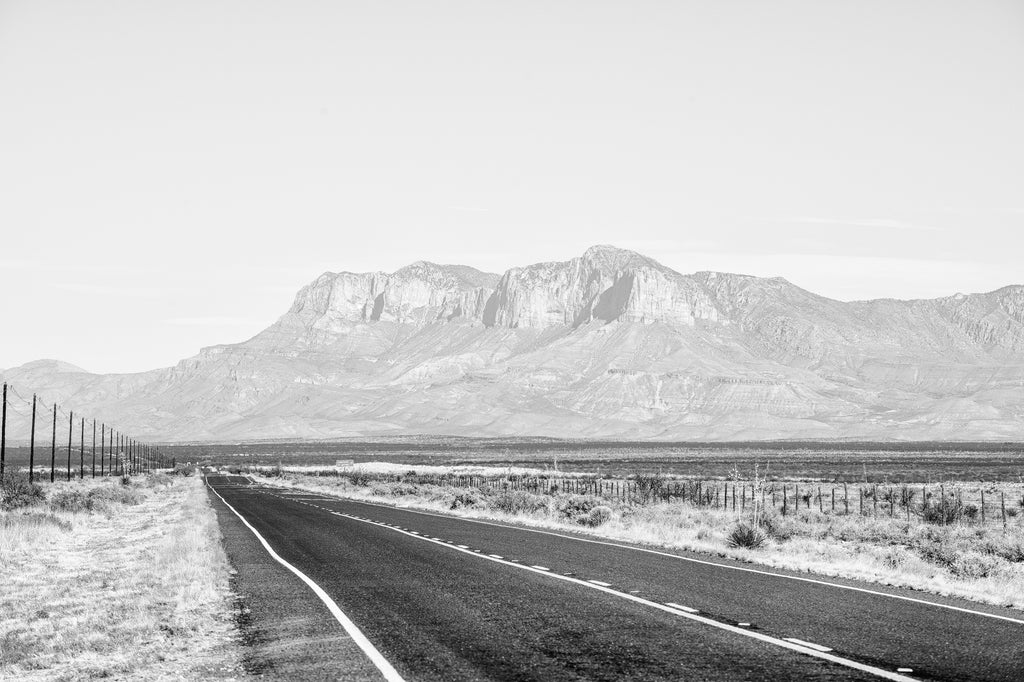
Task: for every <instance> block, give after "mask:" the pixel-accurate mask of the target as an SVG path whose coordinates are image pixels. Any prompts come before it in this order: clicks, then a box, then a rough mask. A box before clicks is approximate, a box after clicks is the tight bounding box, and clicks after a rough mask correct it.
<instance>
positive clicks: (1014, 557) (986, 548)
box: [981, 537, 1024, 563]
mask: <svg viewBox="0 0 1024 682" xmlns="http://www.w3.org/2000/svg"><path fill="white" fill-rule="evenodd" d="M981 551H983V552H985V553H986V554H991V555H993V556H997V557H999V558H1001V559H1005V560H1006V561H1009V562H1011V563H1022V562H1024V541H1022V540H1021V539H1019V538H1005V537H1004V538H1002V539H1000V540H989V541H988V542H986V543H985V544H984V545H983V546H982V548H981Z"/></svg>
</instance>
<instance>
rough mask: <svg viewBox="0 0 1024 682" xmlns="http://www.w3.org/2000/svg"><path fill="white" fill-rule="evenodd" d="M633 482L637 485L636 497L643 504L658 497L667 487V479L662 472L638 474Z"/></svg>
mask: <svg viewBox="0 0 1024 682" xmlns="http://www.w3.org/2000/svg"><path fill="white" fill-rule="evenodd" d="M633 483H634V485H635V486H636V487H635V488H634V490H635V491H636V492H635V493H634V497H635V498H636V500H637V501H638V502H640V503H641V504H647V503H648V502H653V501H654V500H656V499H658V498H659V497H660V496H661V494H662V491H663V489H664V487H665V479H664V478H662V476H661V475H660V474H637V475H636V476H634V477H633Z"/></svg>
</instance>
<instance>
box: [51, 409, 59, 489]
mask: <svg viewBox="0 0 1024 682" xmlns="http://www.w3.org/2000/svg"><path fill="white" fill-rule="evenodd" d="M56 465H57V403H54V404H53V435H52V436H50V483H53V473H54V471H55V470H56Z"/></svg>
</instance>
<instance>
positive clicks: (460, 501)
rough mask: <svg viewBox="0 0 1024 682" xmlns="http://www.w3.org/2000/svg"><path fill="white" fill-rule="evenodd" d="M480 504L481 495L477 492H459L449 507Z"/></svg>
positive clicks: (456, 507)
mask: <svg viewBox="0 0 1024 682" xmlns="http://www.w3.org/2000/svg"><path fill="white" fill-rule="evenodd" d="M478 504H480V496H479V495H476V494H475V493H458V494H457V495H456V496H455V498H454V499H453V500H452V503H451V504H450V505H449V509H465V508H468V507H475V506H477V505H478Z"/></svg>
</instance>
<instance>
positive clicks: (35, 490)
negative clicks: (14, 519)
mask: <svg viewBox="0 0 1024 682" xmlns="http://www.w3.org/2000/svg"><path fill="white" fill-rule="evenodd" d="M45 499H46V494H45V493H44V492H43V489H42V488H41V487H39V486H38V485H36V484H35V483H29V482H28V476H26V475H24V474H21V473H10V472H7V473H4V478H3V480H2V481H0V509H3V510H5V511H9V510H11V509H17V508H19V507H27V506H28V505H30V504H35V503H37V502H42V501H43V500H45Z"/></svg>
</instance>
